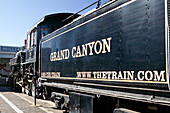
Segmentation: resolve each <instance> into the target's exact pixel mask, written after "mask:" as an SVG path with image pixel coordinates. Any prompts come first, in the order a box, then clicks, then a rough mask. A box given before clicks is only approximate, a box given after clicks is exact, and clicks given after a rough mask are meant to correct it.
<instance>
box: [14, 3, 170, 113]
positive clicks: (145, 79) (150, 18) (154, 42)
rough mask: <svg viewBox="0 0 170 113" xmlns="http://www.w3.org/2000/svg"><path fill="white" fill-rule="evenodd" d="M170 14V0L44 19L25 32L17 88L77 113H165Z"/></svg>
mask: <svg viewBox="0 0 170 113" xmlns="http://www.w3.org/2000/svg"><path fill="white" fill-rule="evenodd" d="M98 2H99V1H98ZM169 9H170V5H169V2H168V1H167V0H123V1H122V0H117V1H114V0H113V1H109V2H107V3H105V4H103V5H102V6H101V7H98V8H96V9H94V10H92V11H90V12H89V13H87V14H84V15H82V16H79V15H78V14H74V15H72V14H66V13H62V14H56V15H55V18H54V15H51V16H47V17H45V18H43V19H42V20H41V21H40V22H38V23H37V24H36V25H34V26H33V28H32V29H31V30H30V31H29V32H28V38H27V44H26V45H27V46H26V49H25V53H24V54H25V57H26V58H25V61H22V62H19V63H18V64H20V65H19V66H18V67H19V68H20V70H21V71H19V72H20V76H21V77H20V78H19V80H20V81H17V82H16V83H18V84H19V83H20V85H21V86H22V87H23V88H24V89H25V90H26V91H27V92H30V93H31V92H32V91H33V88H32V86H33V85H36V87H37V88H36V92H37V93H36V96H41V97H43V98H44V99H47V98H50V97H51V99H53V100H54V102H55V103H56V107H57V108H61V109H64V108H66V109H67V108H68V104H69V112H72V113H75V112H78V113H79V112H81V113H85V112H113V110H114V109H115V108H116V107H125V108H128V109H132V110H135V111H141V112H148V111H150V110H156V111H158V112H162V111H163V110H164V111H166V110H168V109H169V107H168V106H169V105H170V98H169V96H170V91H169V16H168V15H169V14H170V12H169ZM52 28H53V30H52ZM44 34H45V35H46V34H48V35H46V36H45V35H44ZM34 36H36V38H34ZM22 52H23V51H22ZM11 61H12V60H11ZM11 66H12V67H16V65H11ZM13 73H15V71H13ZM17 74H18V73H17ZM15 75H16V74H15ZM17 80H18V79H17ZM21 81H22V82H21ZM125 111H126V110H125Z"/></svg>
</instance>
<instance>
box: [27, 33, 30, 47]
mask: <svg viewBox="0 0 170 113" xmlns="http://www.w3.org/2000/svg"><path fill="white" fill-rule="evenodd" d="M28 48H30V34H29V33H28V34H27V49H28Z"/></svg>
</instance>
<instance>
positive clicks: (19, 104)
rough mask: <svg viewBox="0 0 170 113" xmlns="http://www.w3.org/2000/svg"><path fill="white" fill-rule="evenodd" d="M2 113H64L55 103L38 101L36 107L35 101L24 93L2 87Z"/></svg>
mask: <svg viewBox="0 0 170 113" xmlns="http://www.w3.org/2000/svg"><path fill="white" fill-rule="evenodd" d="M0 113H63V111H62V110H57V109H55V105H54V103H53V102H51V101H48V100H42V99H37V106H34V99H33V97H31V96H28V95H26V94H22V93H16V92H13V91H12V90H11V89H10V88H7V87H0Z"/></svg>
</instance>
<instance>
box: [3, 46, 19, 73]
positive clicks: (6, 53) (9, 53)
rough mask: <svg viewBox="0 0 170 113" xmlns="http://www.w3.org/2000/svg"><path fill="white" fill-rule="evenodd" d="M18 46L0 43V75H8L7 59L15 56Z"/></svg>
mask: <svg viewBox="0 0 170 113" xmlns="http://www.w3.org/2000/svg"><path fill="white" fill-rule="evenodd" d="M18 50H19V47H12V46H1V45H0V76H8V75H9V73H10V66H9V61H10V59H11V58H13V57H14V56H15V53H16V52H17V51H18Z"/></svg>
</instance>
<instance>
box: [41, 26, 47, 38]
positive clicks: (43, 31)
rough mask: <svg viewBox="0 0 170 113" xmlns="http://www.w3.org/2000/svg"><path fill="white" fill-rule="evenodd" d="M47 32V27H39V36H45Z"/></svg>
mask: <svg viewBox="0 0 170 113" xmlns="http://www.w3.org/2000/svg"><path fill="white" fill-rule="evenodd" d="M47 34H48V29H47V28H42V29H41V38H42V37H44V36H46V35H47Z"/></svg>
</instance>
